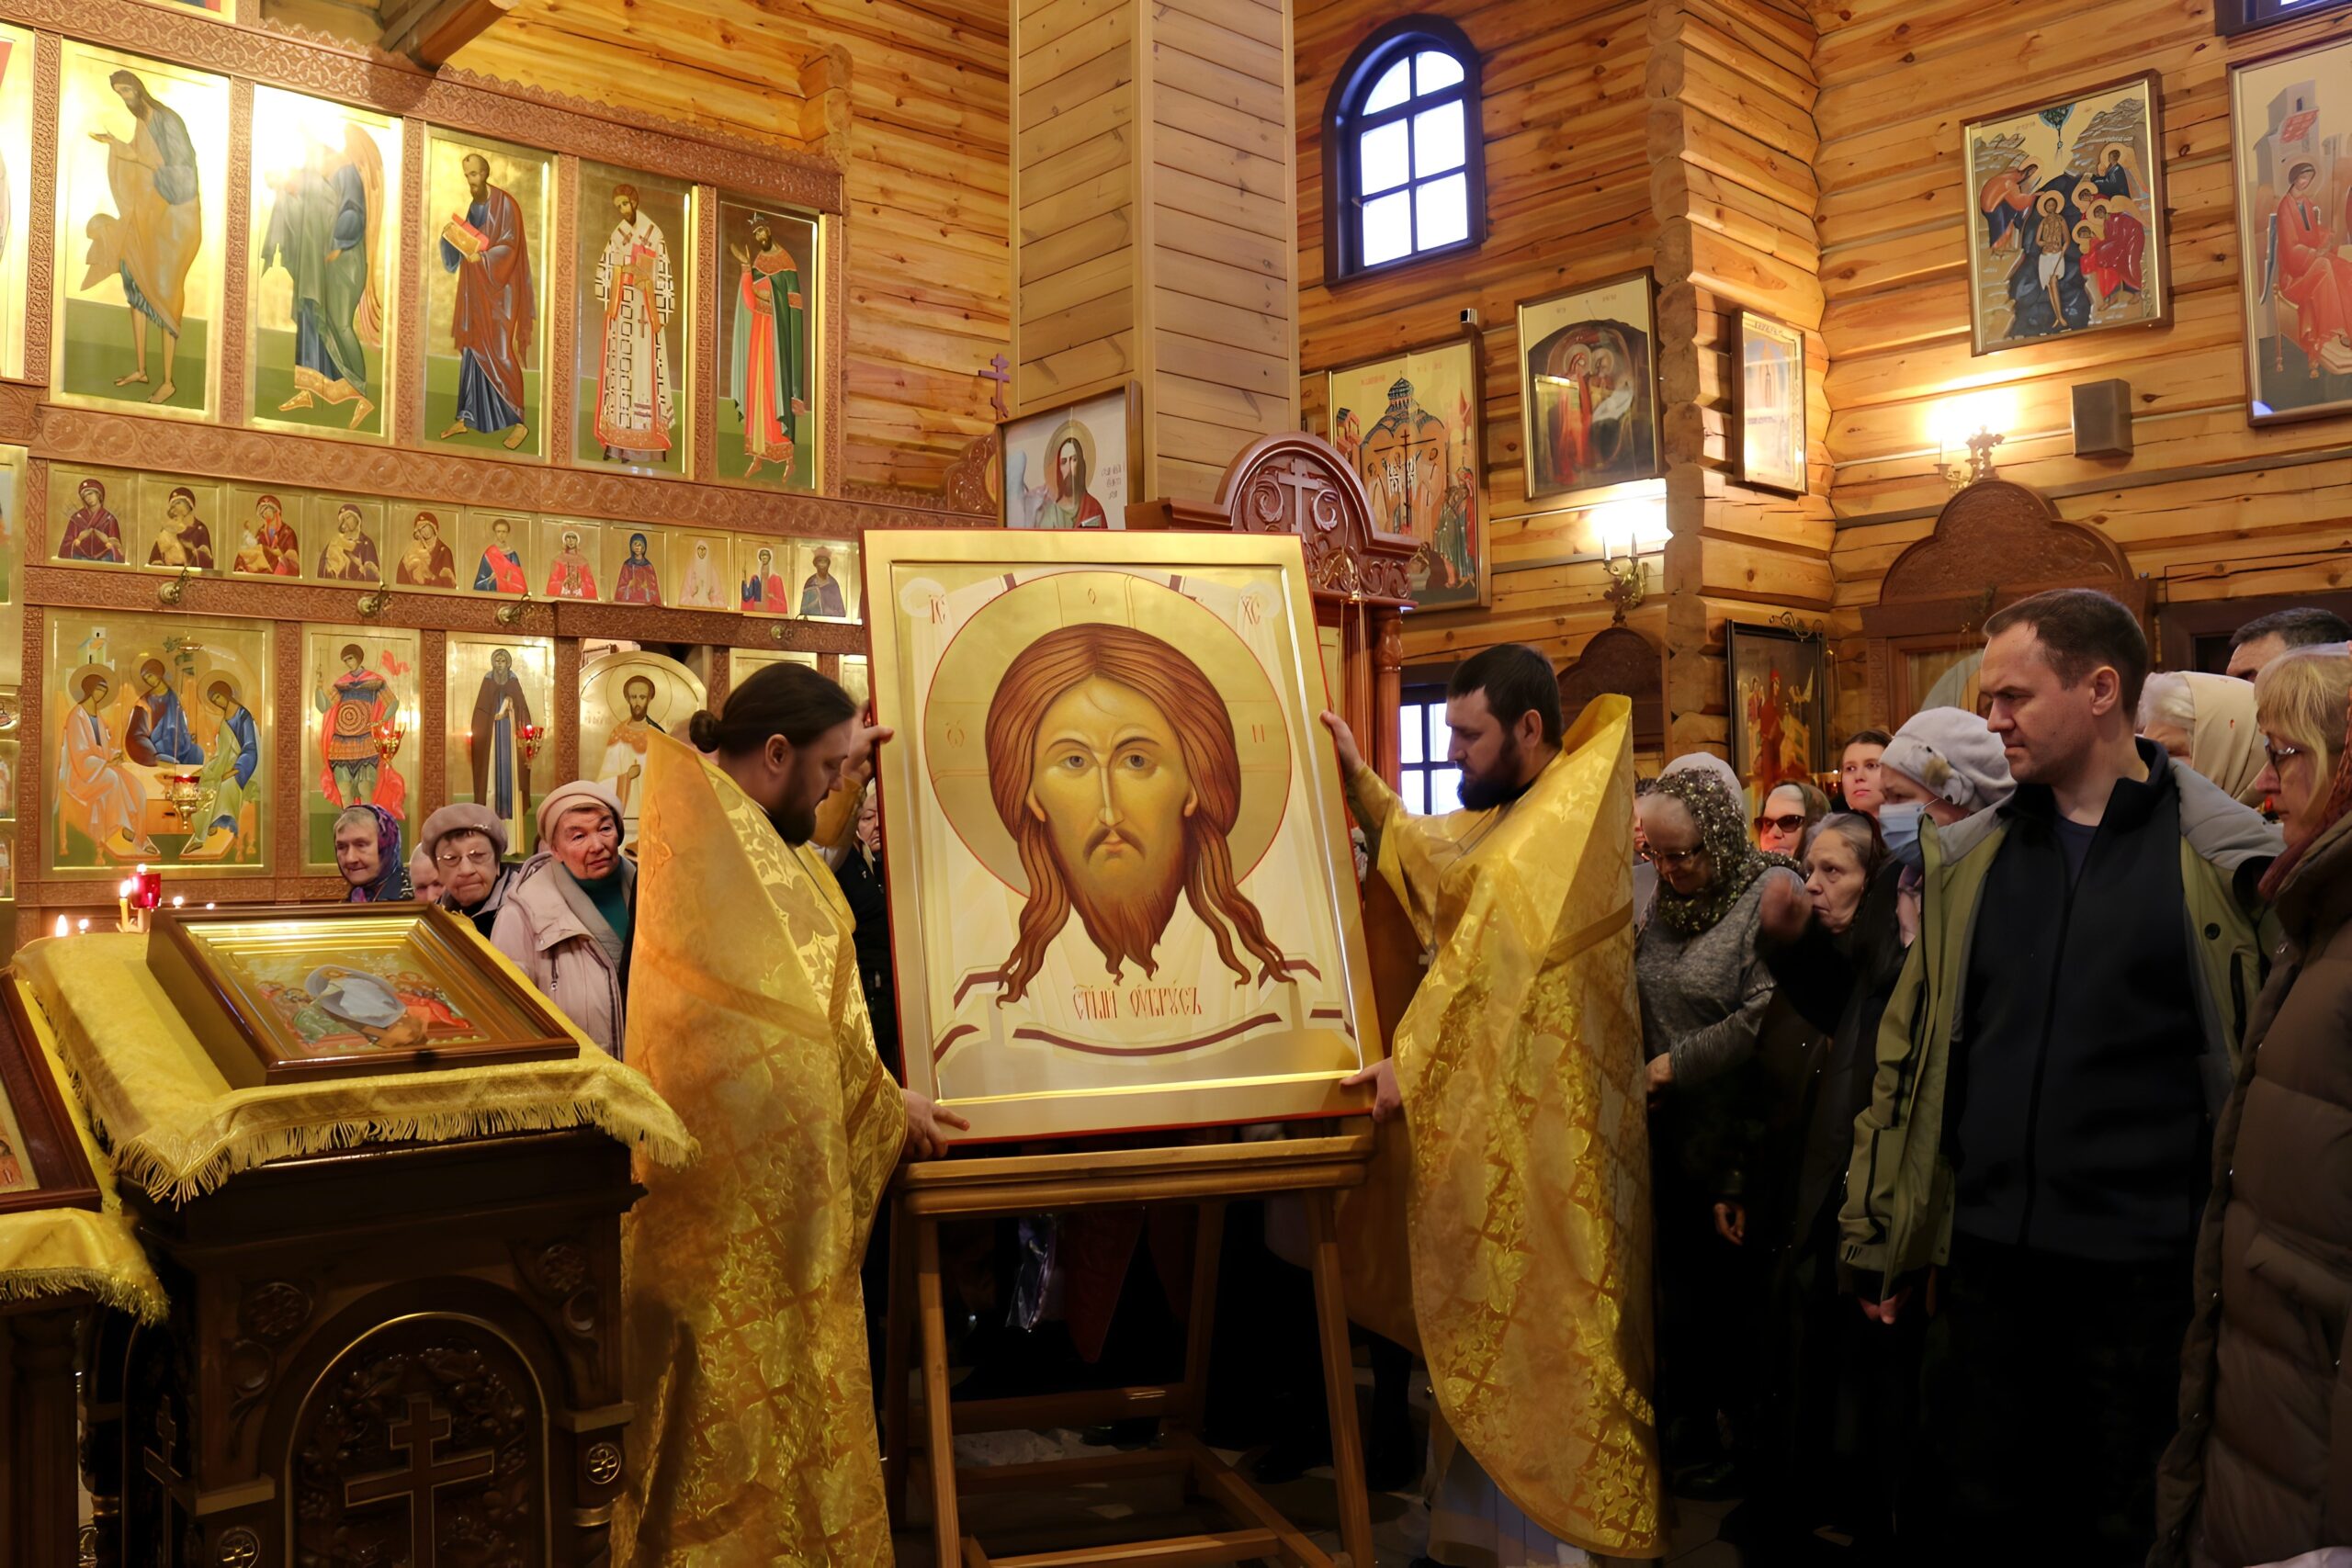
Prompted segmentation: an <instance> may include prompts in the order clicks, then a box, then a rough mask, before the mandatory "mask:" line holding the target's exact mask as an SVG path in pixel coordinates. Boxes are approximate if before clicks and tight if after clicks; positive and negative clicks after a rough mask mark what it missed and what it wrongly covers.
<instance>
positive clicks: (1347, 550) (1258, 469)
mask: <svg viewBox="0 0 2352 1568" xmlns="http://www.w3.org/2000/svg"><path fill="white" fill-rule="evenodd" d="M1127 526H1128V527H1130V528H1228V529H1235V530H1238V531H1240V532H1242V533H1248V534H1295V535H1297V536H1298V537H1299V540H1300V543H1301V544H1302V545H1303V546H1304V547H1305V549H1306V579H1307V581H1308V582H1309V583H1311V584H1313V586H1314V589H1315V593H1316V597H1317V599H1320V600H1323V601H1325V602H1327V603H1330V602H1341V603H1347V604H1389V605H1398V606H1404V605H1409V604H1412V602H1413V597H1412V587H1411V584H1410V582H1409V581H1408V578H1407V575H1406V570H1407V568H1408V567H1409V566H1410V565H1411V563H1412V559H1413V552H1414V551H1415V550H1417V549H1419V541H1418V540H1416V539H1415V538H1413V536H1410V535H1408V534H1384V533H1381V532H1379V531H1378V530H1377V529H1375V528H1374V527H1373V525H1372V507H1371V503H1370V502H1367V501H1366V500H1365V498H1364V492H1363V480H1362V479H1359V478H1358V477H1357V476H1356V475H1355V474H1354V473H1353V472H1352V471H1351V469H1350V468H1349V467H1348V464H1347V460H1346V459H1345V458H1343V457H1340V453H1339V449H1338V448H1337V447H1335V446H1332V445H1331V444H1330V443H1329V442H1328V441H1326V440H1324V439H1323V438H1322V437H1321V436H1319V435H1304V434H1300V435H1269V436H1265V437H1263V438H1262V439H1261V440H1259V441H1257V442H1254V443H1252V444H1251V445H1250V446H1248V447H1247V448H1245V449H1244V450H1243V451H1242V453H1241V455H1240V456H1239V457H1236V458H1234V459H1233V462H1232V464H1231V466H1230V467H1228V468H1227V469H1226V470H1225V478H1224V479H1223V480H1222V481H1221V482H1220V483H1219V484H1218V486H1217V491H1216V499H1215V500H1214V501H1209V502H1181V501H1169V500H1159V501H1149V502H1137V503H1135V504H1132V505H1130V506H1129V507H1128V508H1127Z"/></svg>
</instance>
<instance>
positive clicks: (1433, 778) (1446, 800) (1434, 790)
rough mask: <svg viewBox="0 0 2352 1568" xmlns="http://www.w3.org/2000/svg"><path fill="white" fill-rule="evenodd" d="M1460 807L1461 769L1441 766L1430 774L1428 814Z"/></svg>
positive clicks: (1455, 809)
mask: <svg viewBox="0 0 2352 1568" xmlns="http://www.w3.org/2000/svg"><path fill="white" fill-rule="evenodd" d="M1461 809H1462V770H1461V769H1460V768H1442V769H1440V770H1439V771H1438V772H1436V773H1431V774H1430V816H1432V817H1436V816H1442V815H1443V814H1444V813H1446V812H1448V811H1459V810H1461Z"/></svg>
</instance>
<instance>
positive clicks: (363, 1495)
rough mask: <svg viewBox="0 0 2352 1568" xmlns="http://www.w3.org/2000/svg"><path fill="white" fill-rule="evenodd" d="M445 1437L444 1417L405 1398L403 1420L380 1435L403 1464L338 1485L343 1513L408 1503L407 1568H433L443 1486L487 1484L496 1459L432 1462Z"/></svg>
mask: <svg viewBox="0 0 2352 1568" xmlns="http://www.w3.org/2000/svg"><path fill="white" fill-rule="evenodd" d="M448 1435H449V1416H448V1414H447V1412H446V1411H440V1410H435V1409H434V1408H433V1401H432V1399H431V1398H429V1397H428V1396H426V1395H424V1394H422V1393H412V1394H410V1395H409V1396H408V1418H407V1419H406V1420H404V1421H396V1422H394V1423H393V1424H392V1425H391V1427H390V1429H389V1430H387V1431H386V1433H385V1434H384V1436H385V1438H386V1440H387V1442H388V1444H389V1446H390V1447H392V1448H395V1449H405V1450H408V1463H407V1464H405V1465H403V1466H402V1467H401V1468H400V1469H398V1470H387V1471H382V1472H379V1473H377V1474H374V1475H358V1476H354V1477H352V1479H350V1480H349V1481H346V1482H345V1483H343V1503H344V1506H345V1507H346V1508H356V1507H359V1506H362V1505H364V1504H368V1503H382V1502H388V1501H390V1499H392V1498H395V1497H405V1498H406V1499H408V1560H409V1563H410V1565H411V1568H433V1564H434V1563H435V1561H436V1560H437V1557H438V1551H439V1547H440V1541H441V1517H440V1508H439V1501H438V1496H439V1492H440V1489H441V1488H442V1487H444V1486H455V1485H458V1484H459V1483H462V1482H468V1481H482V1480H486V1479H488V1477H489V1475H490V1473H491V1472H492V1470H493V1469H494V1468H495V1467H496V1462H497V1461H496V1459H495V1456H493V1455H492V1453H491V1451H490V1450H488V1449H476V1450H473V1451H472V1452H471V1453H462V1454H451V1455H450V1456H449V1457H448V1458H447V1459H444V1460H438V1461H436V1460H435V1458H434V1457H433V1449H434V1445H435V1444H436V1443H438V1442H440V1441H441V1440H442V1439H443V1438H447V1436H448Z"/></svg>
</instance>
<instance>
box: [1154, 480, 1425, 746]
mask: <svg viewBox="0 0 2352 1568" xmlns="http://www.w3.org/2000/svg"><path fill="white" fill-rule="evenodd" d="M1127 526H1128V527H1130V528H1201V529H1216V530H1220V531H1225V532H1231V533H1242V534H1295V535H1297V536H1298V538H1299V542H1300V544H1301V546H1302V547H1304V548H1305V550H1306V581H1307V582H1308V583H1309V585H1311V586H1312V588H1313V589H1314V592H1315V617H1316V621H1317V625H1319V626H1324V627H1326V628H1329V629H1331V630H1335V631H1337V632H1338V634H1339V646H1340V690H1339V691H1338V692H1337V693H1335V694H1334V695H1335V696H1336V698H1337V699H1338V703H1339V708H1340V713H1341V714H1342V715H1344V716H1346V718H1347V720H1348V724H1349V726H1350V728H1352V729H1354V730H1355V732H1356V733H1357V734H1358V735H1360V736H1364V737H1368V738H1369V740H1370V745H1369V746H1368V748H1367V752H1366V754H1367V756H1368V757H1369V758H1370V760H1371V762H1372V765H1373V766H1374V768H1375V769H1377V770H1378V771H1379V773H1380V775H1381V777H1383V778H1385V779H1386V780H1387V781H1388V782H1389V784H1391V785H1392V786H1393V785H1394V784H1396V783H1397V705H1398V703H1399V702H1400V701H1401V699H1402V688H1401V681H1400V672H1401V671H1402V668H1403V665H1404V659H1405V641H1404V632H1403V628H1402V626H1401V625H1400V620H1399V617H1400V616H1401V615H1403V613H1404V612H1405V611H1407V610H1409V609H1411V608H1412V604H1413V589H1412V581H1411V579H1410V577H1409V576H1408V567H1409V566H1410V565H1411V563H1412V559H1413V556H1414V553H1415V552H1416V551H1418V550H1419V548H1420V541H1419V540H1418V539H1416V538H1414V537H1413V536H1411V535H1409V534H1388V533H1383V532H1382V531H1380V530H1379V529H1377V528H1375V527H1374V526H1373V523H1372V502H1371V499H1370V498H1369V497H1367V496H1366V495H1365V494H1364V490H1363V480H1362V479H1359V478H1357V477H1356V474H1355V472H1354V470H1353V469H1351V468H1349V467H1348V462H1347V459H1346V458H1344V457H1340V450H1339V448H1338V447H1336V446H1332V445H1331V444H1330V443H1329V442H1328V441H1326V440H1324V439H1323V438H1322V437H1321V436H1319V435H1307V434H1282V435H1267V436H1261V438H1259V439H1258V440H1256V441H1254V442H1252V443H1250V445H1249V446H1245V447H1244V448H1242V450H1241V452H1240V454H1239V456H1238V457H1235V458H1234V459H1233V461H1232V462H1231V463H1230V464H1229V465H1227V468H1226V470H1225V478H1224V479H1221V480H1219V481H1218V483H1217V487H1216V497H1215V498H1214V499H1212V500H1209V501H1175V500H1170V499H1168V498H1165V497H1163V498H1161V499H1159V500H1158V501H1146V502H1133V503H1131V504H1130V505H1129V506H1128V507H1127Z"/></svg>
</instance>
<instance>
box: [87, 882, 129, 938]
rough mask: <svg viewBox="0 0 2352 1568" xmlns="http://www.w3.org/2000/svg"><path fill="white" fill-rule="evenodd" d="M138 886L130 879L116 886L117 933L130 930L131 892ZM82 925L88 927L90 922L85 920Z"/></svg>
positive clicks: (115, 912)
mask: <svg viewBox="0 0 2352 1568" xmlns="http://www.w3.org/2000/svg"><path fill="white" fill-rule="evenodd" d="M136 886H139V885H138V883H136V882H134V881H132V880H130V879H129V878H125V879H124V880H123V881H121V882H118V883H116V884H115V888H114V915H115V929H116V930H117V931H129V930H130V890H131V889H132V888H133V887H136ZM82 923H83V924H84V925H85V926H86V925H88V924H89V923H90V922H89V921H87V920H84V921H83V922H82Z"/></svg>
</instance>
